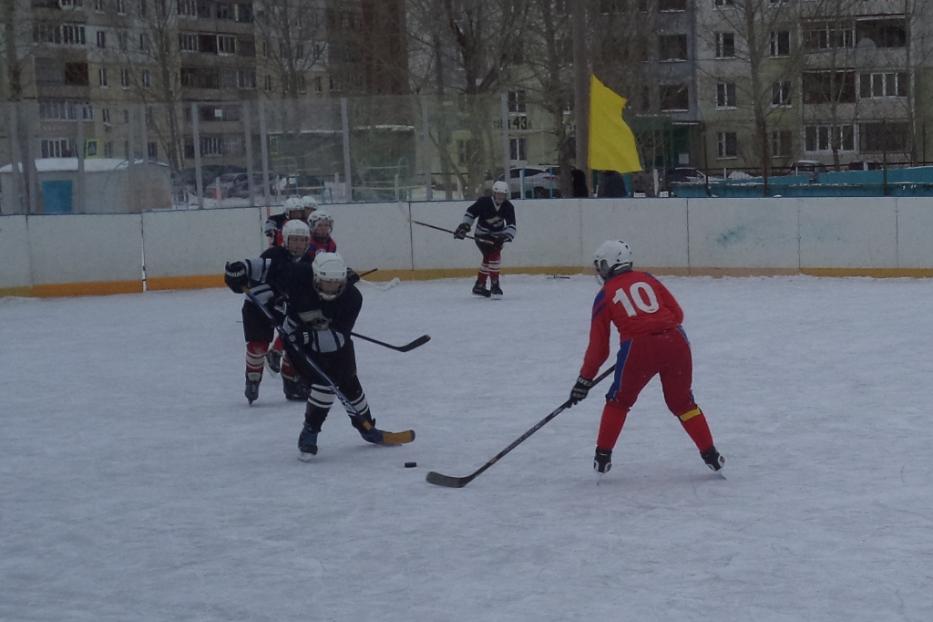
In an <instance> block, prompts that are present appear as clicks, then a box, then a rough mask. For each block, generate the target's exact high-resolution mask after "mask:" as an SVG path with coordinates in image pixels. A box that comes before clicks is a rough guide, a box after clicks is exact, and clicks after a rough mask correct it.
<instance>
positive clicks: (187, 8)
mask: <svg viewBox="0 0 933 622" xmlns="http://www.w3.org/2000/svg"><path fill="white" fill-rule="evenodd" d="M178 14H179V15H181V16H184V17H197V16H198V0H178Z"/></svg>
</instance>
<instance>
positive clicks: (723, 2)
mask: <svg viewBox="0 0 933 622" xmlns="http://www.w3.org/2000/svg"><path fill="white" fill-rule="evenodd" d="M713 5H714V6H717V7H723V6H735V0H715V1H714V2H713Z"/></svg>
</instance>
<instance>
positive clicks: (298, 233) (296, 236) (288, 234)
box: [282, 218, 311, 257]
mask: <svg viewBox="0 0 933 622" xmlns="http://www.w3.org/2000/svg"><path fill="white" fill-rule="evenodd" d="M310 244H311V230H310V229H309V228H308V225H306V224H305V221H303V220H297V219H294V218H293V219H292V220H288V221H286V222H285V224H284V225H282V246H284V247H285V248H286V250H288V252H289V254H290V255H291V256H292V257H301V256H302V255H304V254H305V252H306V251H307V250H308V246H309V245H310Z"/></svg>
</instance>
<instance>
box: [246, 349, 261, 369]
mask: <svg viewBox="0 0 933 622" xmlns="http://www.w3.org/2000/svg"><path fill="white" fill-rule="evenodd" d="M265 360H266V357H265V355H264V354H260V355H259V356H255V355H253V354H251V353H250V352H247V353H246V364H247V365H250V366H252V367H262V366H263V364H264V361H265Z"/></svg>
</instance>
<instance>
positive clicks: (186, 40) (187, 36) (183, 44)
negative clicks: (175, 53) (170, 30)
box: [178, 32, 198, 52]
mask: <svg viewBox="0 0 933 622" xmlns="http://www.w3.org/2000/svg"><path fill="white" fill-rule="evenodd" d="M178 49H179V50H181V51H182V52H197V51H198V35H196V34H194V33H193V32H181V33H178Z"/></svg>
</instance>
